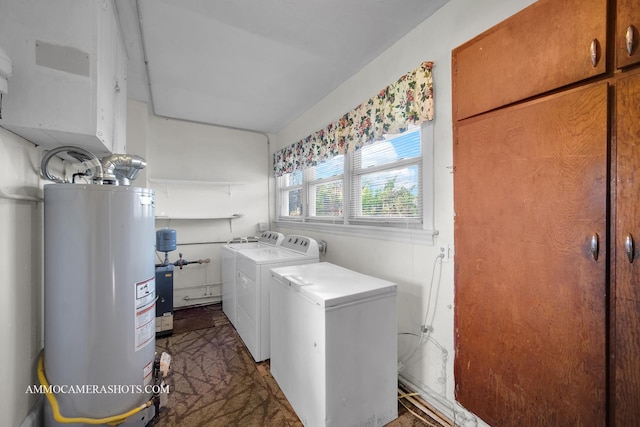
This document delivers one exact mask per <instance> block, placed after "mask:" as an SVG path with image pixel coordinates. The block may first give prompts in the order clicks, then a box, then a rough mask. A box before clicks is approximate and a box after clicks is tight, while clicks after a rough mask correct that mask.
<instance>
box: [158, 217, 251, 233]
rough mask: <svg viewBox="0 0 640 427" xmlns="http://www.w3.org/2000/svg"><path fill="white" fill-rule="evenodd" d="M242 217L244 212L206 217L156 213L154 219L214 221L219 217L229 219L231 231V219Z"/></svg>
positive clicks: (231, 229) (231, 230)
mask: <svg viewBox="0 0 640 427" xmlns="http://www.w3.org/2000/svg"><path fill="white" fill-rule="evenodd" d="M242 217H244V214H233V215H229V216H208V217H197V216H170V215H157V216H156V221H160V220H164V221H215V220H220V219H226V220H228V221H229V231H230V232H231V233H233V223H232V221H231V220H234V219H238V218H242Z"/></svg>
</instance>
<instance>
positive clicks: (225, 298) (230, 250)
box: [220, 231, 284, 328]
mask: <svg viewBox="0 0 640 427" xmlns="http://www.w3.org/2000/svg"><path fill="white" fill-rule="evenodd" d="M283 241H284V234H282V233H278V232H276V231H265V232H263V233H262V234H261V235H260V237H258V241H257V242H239V243H227V244H226V245H223V246H222V249H221V251H220V254H221V255H220V258H221V263H220V264H221V265H220V268H221V270H222V271H221V275H222V311H223V312H224V314H225V315H226V316H227V318H228V319H229V321H230V322H231V324H232V325H233V327H234V328H235V327H236V252H237V251H238V250H240V249H255V248H263V247H265V246H268V247H272V246H278V245H280V244H281V243H282V242H283Z"/></svg>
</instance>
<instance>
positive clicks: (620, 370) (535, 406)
mask: <svg viewBox="0 0 640 427" xmlns="http://www.w3.org/2000/svg"><path fill="white" fill-rule="evenodd" d="M578 3H582V2H575V1H563V0H542V1H540V2H538V3H535V4H533V5H532V6H530V7H529V8H527V9H525V10H523V11H522V12H521V13H518V14H516V15H515V16H513V17H511V18H509V19H508V20H507V21H505V22H504V23H502V24H499V25H497V26H496V27H495V28H493V29H490V30H488V31H487V32H486V33H485V34H482V35H480V36H478V37H476V38H475V39H473V40H472V41H470V42H468V43H466V44H464V45H462V46H461V47H460V48H458V49H456V50H454V52H453V55H452V61H453V64H454V67H456V66H457V70H456V69H454V70H453V83H454V84H453V89H454V96H453V99H454V106H453V108H454V126H453V127H454V129H453V131H454V167H455V173H454V208H455V214H456V217H455V248H456V250H455V252H456V258H455V261H454V262H455V300H456V311H455V331H456V356H455V362H454V366H455V381H456V398H457V399H458V400H459V401H460V403H461V404H462V405H463V406H465V407H466V408H467V409H469V410H471V411H472V412H474V413H476V414H478V415H479V416H480V417H481V418H483V419H484V420H485V421H487V422H489V423H490V424H491V425H500V426H523V425H535V426H547V425H548V426H557V425H572V426H573V425H576V426H577V425H584V426H604V425H611V426H621V427H627V426H631V425H639V424H638V423H639V421H638V420H640V270H639V267H638V264H639V263H640V259H639V258H640V248H639V247H638V246H639V245H640V242H639V241H638V239H640V197H639V196H640V180H639V179H638V178H637V177H638V169H640V102H638V99H640V54H638V52H637V51H636V50H637V49H638V46H637V45H636V44H635V43H637V41H634V42H633V43H634V44H633V46H632V47H633V49H632V54H631V55H628V53H627V52H626V47H625V51H624V53H623V52H622V51H621V47H620V29H621V28H622V27H625V31H626V27H628V26H629V25H632V27H633V29H634V31H636V30H635V29H636V26H637V24H634V22H637V15H638V10H639V9H640V6H639V3H638V2H637V1H631V0H629V1H627V0H618V1H617V2H615V1H609V2H608V3H607V2H603V1H592V0H589V1H584V6H585V8H586V9H594V8H595V9H597V10H598V11H599V12H598V13H596V14H595V15H594V14H592V13H591V10H583V8H582V5H581V4H578ZM565 7H567V8H568V9H571V10H572V12H573V13H575V16H576V21H578V22H580V25H578V26H576V27H575V28H574V30H576V31H577V30H580V31H585V32H587V33H589V34H593V31H594V29H596V28H597V29H598V30H597V31H601V30H602V31H604V33H606V34H610V35H611V36H612V37H613V35H614V34H616V36H615V40H609V41H605V39H603V38H602V39H601V38H600V36H597V38H598V40H602V42H601V43H599V46H600V50H598V52H599V53H598V55H597V56H598V58H599V59H600V60H602V62H598V63H597V64H596V67H592V69H591V71H588V70H585V69H584V67H583V64H582V62H580V61H577V62H576V61H575V59H576V53H575V51H574V53H573V54H571V53H569V51H567V50H566V49H567V46H574V47H575V46H577V44H574V43H573V42H568V41H567V37H568V36H567V35H566V34H565V32H564V29H562V30H561V29H559V28H560V26H559V25H557V24H558V23H559V22H563V21H564V18H563V19H561V20H560V21H556V16H558V17H560V16H565V18H566V14H565V11H564V8H565ZM552 11H553V14H551V12H552ZM607 11H608V12H609V15H607V13H606V12H607ZM614 11H615V12H616V13H613V12H614ZM563 14H564V15H563ZM552 15H553V16H552ZM603 19H604V23H605V27H604V29H601V26H602V22H603ZM623 20H624V23H623ZM525 22H526V24H525ZM549 22H555V24H549ZM628 22H631V24H628ZM522 25H528V27H527V28H528V30H529V33H528V37H529V38H530V39H532V40H544V43H542V44H541V45H540V46H539V47H538V48H537V51H536V52H535V53H533V56H534V57H536V58H537V59H538V60H540V61H542V62H545V61H547V62H546V63H552V64H554V66H555V70H554V71H553V72H552V73H551V81H550V82H548V84H542V83H540V82H542V81H543V80H544V79H546V78H547V77H548V76H550V74H549V73H550V72H549V71H548V70H547V67H545V66H544V65H542V66H538V67H528V66H525V67H524V68H527V70H526V71H524V68H523V67H522V66H521V65H520V64H519V63H520V62H522V61H525V59H524V57H523V56H522V55H523V54H522V52H519V51H516V50H515V49H510V50H506V47H507V46H508V45H507V44H506V43H507V42H506V40H508V39H509V38H510V37H514V38H516V39H518V37H520V36H519V35H517V34H516V35H513V34H515V30H516V28H522ZM543 33H544V34H543ZM592 37H593V36H592V35H589V36H588V38H592ZM579 38H580V37H577V36H576V37H575V40H578V39H579ZM634 40H636V39H634ZM622 42H623V43H626V41H625V40H624V39H623V40H622ZM606 46H609V47H610V48H613V47H614V46H615V51H614V52H610V53H609V54H608V55H607V54H606V52H605V51H604V49H605V48H606ZM559 55H560V56H562V55H568V56H567V57H566V58H565V59H566V61H565V63H563V61H560V60H559V59H558V56H559ZM600 55H601V56H600ZM547 57H548V59H547ZM606 61H609V63H605V62H606ZM599 67H602V69H600V68H599ZM491 70H493V74H491V73H489V71H491ZM590 73H593V74H590ZM478 74H484V75H485V77H486V75H487V74H491V75H489V76H488V77H486V78H485V79H484V80H487V81H488V83H487V84H486V87H482V88H480V89H477V88H476V86H477V85H482V84H483V81H484V80H483V79H482V78H480V77H479V76H478ZM501 78H502V79H504V84H500V82H499V81H500V79H501ZM492 91H493V93H491V92H492ZM474 97H477V99H473V98H474ZM469 98H471V99H469ZM456 109H457V112H456Z"/></svg>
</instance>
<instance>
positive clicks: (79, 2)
mask: <svg viewBox="0 0 640 427" xmlns="http://www.w3.org/2000/svg"><path fill="white" fill-rule="evenodd" d="M0 40H1V41H2V45H3V47H4V48H5V49H6V50H7V53H8V54H9V56H10V57H11V59H12V60H13V75H12V76H11V79H10V81H9V93H8V94H7V95H6V96H4V97H3V102H2V111H1V116H2V118H1V119H0V126H2V127H4V128H6V129H9V130H10V131H12V132H14V133H16V134H18V135H20V136H22V137H24V138H26V139H28V140H29V141H32V142H33V143H35V144H38V145H44V146H47V147H55V146H60V145H74V146H78V147H82V148H85V149H88V150H90V151H92V152H94V153H96V154H106V153H110V152H111V153H114V152H125V150H126V146H125V140H126V98H127V94H126V89H127V82H126V69H127V56H126V49H125V45H124V41H123V39H122V33H121V31H120V27H119V24H118V19H117V16H116V11H115V8H114V3H113V0H90V1H87V0H56V1H54V2H52V1H47V0H32V1H23V0H4V1H2V4H0Z"/></svg>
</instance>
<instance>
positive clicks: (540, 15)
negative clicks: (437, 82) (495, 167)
mask: <svg viewBox="0 0 640 427" xmlns="http://www.w3.org/2000/svg"><path fill="white" fill-rule="evenodd" d="M633 2H634V0H628V3H629V4H631V3H633ZM635 8H636V9H637V6H636V7H635ZM606 36H607V0H564V1H548V0H541V1H539V2H537V3H534V4H533V5H531V6H529V7H528V8H526V9H524V10H523V11H521V12H520V13H518V14H516V15H514V16H512V17H511V18H509V19H507V20H506V21H503V22H502V23H500V24H498V25H497V26H496V27H494V28H492V29H491V30H489V31H487V32H485V33H483V34H482V35H480V36H478V37H476V38H474V39H472V40H470V41H469V42H467V43H465V44H464V45H462V46H460V47H459V48H457V49H456V50H455V51H454V53H453V56H452V62H453V63H452V67H453V85H454V88H455V89H454V91H453V93H454V94H455V97H454V99H453V103H454V105H453V108H454V118H455V119H457V120H461V119H464V118H467V117H471V116H473V115H476V114H479V113H482V112H485V111H489V110H492V109H495V108H498V107H501V106H503V105H507V104H509V103H512V102H515V101H518V100H521V99H525V98H528V97H531V96H534V95H537V94H541V93H544V92H547V91H549V90H552V89H555V88H559V87H562V86H565V85H568V84H571V83H574V82H577V81H580V80H584V79H587V78H590V77H593V76H596V75H599V74H602V73H604V72H605V71H606V61H605V59H606V58H607V54H606V47H607V42H606Z"/></svg>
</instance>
